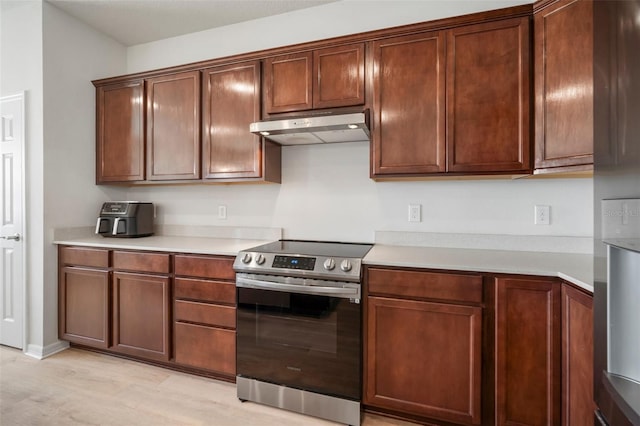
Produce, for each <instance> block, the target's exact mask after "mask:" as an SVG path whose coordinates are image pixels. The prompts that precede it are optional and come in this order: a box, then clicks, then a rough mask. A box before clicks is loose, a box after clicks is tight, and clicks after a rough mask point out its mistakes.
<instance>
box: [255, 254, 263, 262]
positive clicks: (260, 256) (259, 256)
mask: <svg viewBox="0 0 640 426" xmlns="http://www.w3.org/2000/svg"><path fill="white" fill-rule="evenodd" d="M264 261H265V258H264V256H263V255H261V254H259V255H257V256H256V263H257V264H258V265H262V264H263V263H264Z"/></svg>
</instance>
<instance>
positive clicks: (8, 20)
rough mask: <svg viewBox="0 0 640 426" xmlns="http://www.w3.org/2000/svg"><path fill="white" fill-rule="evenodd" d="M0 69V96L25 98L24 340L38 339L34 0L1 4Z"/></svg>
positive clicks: (40, 247)
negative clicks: (25, 309)
mask: <svg viewBox="0 0 640 426" xmlns="http://www.w3.org/2000/svg"><path fill="white" fill-rule="evenodd" d="M0 12H1V13H0V14H1V21H2V22H1V24H2V25H1V29H2V34H1V38H0V43H1V46H0V51H1V52H2V57H1V61H2V62H1V63H2V66H1V72H0V76H1V79H0V94H1V95H2V96H6V95H12V94H15V93H18V92H20V91H25V92H26V100H25V106H26V108H25V117H24V118H25V126H26V135H25V136H26V137H25V162H26V164H25V167H26V170H25V176H26V179H25V188H24V189H25V192H26V199H25V206H24V208H25V209H26V223H25V229H24V236H25V239H24V244H25V248H26V250H25V258H24V259H25V262H26V265H27V274H26V277H25V285H26V295H27V300H26V304H27V305H28V307H29V308H28V309H27V312H26V314H27V316H28V317H27V318H26V327H27V336H28V337H27V340H28V341H27V342H25V343H26V344H29V343H31V344H36V345H40V346H41V345H42V342H43V330H42V324H43V321H44V319H43V316H42V311H43V305H44V293H43V286H44V284H43V275H44V269H43V259H44V257H43V256H44V239H43V223H42V216H43V211H44V200H43V196H42V194H43V190H44V189H43V188H44V182H43V173H42V169H43V163H44V159H43V154H44V153H43V118H42V111H43V104H42V98H43V83H42V7H41V2H40V1H39V0H34V1H23V2H5V1H2V2H0Z"/></svg>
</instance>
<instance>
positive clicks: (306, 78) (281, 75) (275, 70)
mask: <svg viewBox="0 0 640 426" xmlns="http://www.w3.org/2000/svg"><path fill="white" fill-rule="evenodd" d="M364 57H365V55H364V43H357V44H350V45H345V46H337V47H328V48H324V49H316V50H313V51H307V52H300V53H294V54H287V55H281V56H276V57H271V58H267V59H265V61H264V63H265V69H264V105H265V113H266V114H267V115H268V114H277V113H284V112H295V111H307V110H311V109H322V108H337V107H345V106H357V105H363V104H364V103H365V95H364V88H365V78H364V74H365V61H364Z"/></svg>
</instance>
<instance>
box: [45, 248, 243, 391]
mask: <svg viewBox="0 0 640 426" xmlns="http://www.w3.org/2000/svg"><path fill="white" fill-rule="evenodd" d="M58 253H59V256H58V257H59V282H58V286H59V287H58V296H59V301H58V303H59V311H58V325H59V333H58V335H59V337H60V339H63V340H67V341H69V342H72V343H75V344H78V345H82V346H88V347H93V348H98V349H102V350H105V351H106V352H111V353H118V354H122V355H126V356H131V357H135V358H138V359H143V360H146V361H151V362H157V363H158V364H160V365H164V366H173V367H175V368H180V369H184V367H188V368H189V371H192V372H199V373H201V374H205V375H208V376H215V377H219V378H221V379H225V380H233V379H234V378H235V374H236V332H235V328H236V292H235V273H234V271H233V258H232V257H225V256H204V255H186V254H170V253H162V252H142V251H134V250H108V249H92V248H86V247H74V246H60V247H59V251H58Z"/></svg>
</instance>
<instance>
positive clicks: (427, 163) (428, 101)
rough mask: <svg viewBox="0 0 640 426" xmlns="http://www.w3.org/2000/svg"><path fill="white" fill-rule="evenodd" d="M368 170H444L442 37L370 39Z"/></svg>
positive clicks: (391, 172)
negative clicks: (371, 83)
mask: <svg viewBox="0 0 640 426" xmlns="http://www.w3.org/2000/svg"><path fill="white" fill-rule="evenodd" d="M373 61H374V64H375V65H374V72H373V92H374V96H373V133H372V140H373V145H372V153H371V156H372V176H373V177H377V176H383V175H394V174H410V175H413V174H423V173H439V172H444V171H445V167H446V166H445V159H446V153H445V39H444V36H443V33H441V32H432V33H424V34H417V35H409V36H402V37H394V38H389V39H385V40H379V41H375V42H373Z"/></svg>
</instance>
